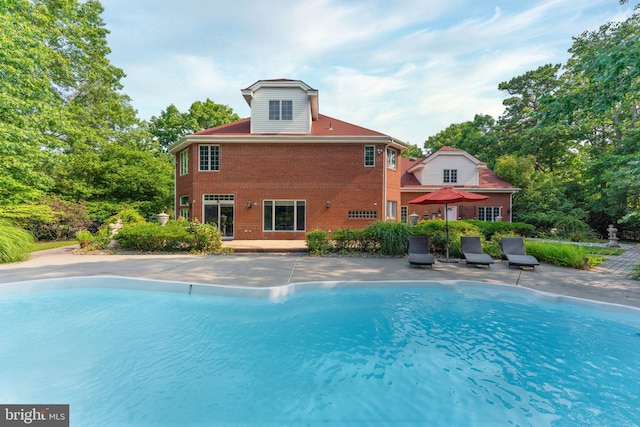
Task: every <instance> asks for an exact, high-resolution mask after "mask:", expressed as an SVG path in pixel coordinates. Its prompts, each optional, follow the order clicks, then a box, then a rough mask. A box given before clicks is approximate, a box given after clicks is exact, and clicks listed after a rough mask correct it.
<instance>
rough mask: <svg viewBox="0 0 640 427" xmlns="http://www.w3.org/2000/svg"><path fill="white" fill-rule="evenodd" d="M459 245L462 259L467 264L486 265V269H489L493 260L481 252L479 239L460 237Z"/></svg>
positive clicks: (475, 237)
mask: <svg viewBox="0 0 640 427" xmlns="http://www.w3.org/2000/svg"><path fill="white" fill-rule="evenodd" d="M460 243H461V245H462V258H463V259H464V260H465V261H466V262H467V264H475V265H486V266H487V267H491V264H493V258H491V257H490V256H489V255H487V254H485V253H484V252H482V244H481V243H480V237H477V236H463V237H460Z"/></svg>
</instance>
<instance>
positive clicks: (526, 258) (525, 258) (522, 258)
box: [502, 237, 540, 269]
mask: <svg viewBox="0 0 640 427" xmlns="http://www.w3.org/2000/svg"><path fill="white" fill-rule="evenodd" d="M502 254H503V259H506V260H507V261H508V262H509V267H511V266H512V265H515V266H517V267H531V268H533V269H535V266H536V265H540V263H539V262H538V260H537V259H536V258H535V257H533V256H531V255H527V251H526V250H525V248H524V240H522V237H503V238H502Z"/></svg>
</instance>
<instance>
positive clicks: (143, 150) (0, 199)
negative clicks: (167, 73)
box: [0, 0, 238, 220]
mask: <svg viewBox="0 0 640 427" xmlns="http://www.w3.org/2000/svg"><path fill="white" fill-rule="evenodd" d="M102 13H103V7H102V5H101V4H100V2H98V1H96V0H86V1H80V0H65V1H60V0H0V40H1V41H2V49H0V64H1V65H0V164H2V168H3V170H2V172H3V173H1V174H0V211H2V212H5V213H6V212H14V213H15V212H25V215H29V214H28V212H35V211H37V210H39V211H43V212H44V211H49V210H51V209H59V207H60V206H68V203H75V204H80V205H83V206H86V208H87V209H86V211H87V212H88V213H89V215H90V216H91V218H92V219H94V220H102V219H104V218H105V217H108V216H111V215H113V214H114V213H115V212H116V211H117V210H118V209H120V208H122V207H126V206H135V207H136V208H138V209H139V210H141V211H142V212H143V213H144V214H145V215H150V214H152V213H158V212H160V211H165V210H166V211H171V210H172V204H173V163H172V161H171V158H170V156H169V155H168V154H167V152H166V147H167V146H168V145H169V144H170V143H172V142H175V141H176V140H177V139H178V138H179V137H181V136H182V135H184V134H186V133H191V132H194V131H196V130H200V129H203V128H205V127H211V126H216V125H218V124H222V123H226V122H228V121H231V120H236V119H237V118H238V117H237V115H235V114H234V113H233V111H232V110H231V108H229V107H227V106H224V105H219V104H216V103H214V102H213V101H211V100H209V99H207V100H206V101H205V102H199V101H198V102H194V103H193V105H192V106H191V108H190V110H189V112H187V113H180V112H178V111H177V109H175V107H173V106H170V107H169V108H168V109H167V110H166V111H163V112H162V113H161V115H160V117H161V118H160V119H156V120H152V121H151V123H146V122H143V121H140V120H139V119H138V117H137V113H136V111H135V110H134V109H133V108H132V106H131V103H130V99H129V97H128V96H127V95H126V94H124V93H123V92H122V89H123V86H122V83H121V81H122V79H123V78H124V77H125V73H124V71H123V70H122V69H120V68H118V67H116V66H114V65H113V64H111V63H110V61H109V59H108V55H109V53H110V49H109V47H108V44H107V39H106V37H107V35H108V30H107V28H106V27H105V23H104V21H103V20H102V18H101V15H102ZM172 107H173V108H172ZM154 119H155V118H154ZM163 120H164V122H163ZM173 121H175V124H174V123H173ZM62 201H66V202H62ZM25 204H27V205H32V206H33V207H34V208H33V209H18V208H16V206H18V205H25ZM78 211H83V212H84V211H85V210H78ZM18 219H19V218H18Z"/></svg>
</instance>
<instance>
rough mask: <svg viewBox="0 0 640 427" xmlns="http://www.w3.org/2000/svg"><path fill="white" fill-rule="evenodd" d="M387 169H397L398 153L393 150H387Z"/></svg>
mask: <svg viewBox="0 0 640 427" xmlns="http://www.w3.org/2000/svg"><path fill="white" fill-rule="evenodd" d="M387 168H388V169H393V170H397V169H398V152H397V151H396V150H394V149H393V148H387Z"/></svg>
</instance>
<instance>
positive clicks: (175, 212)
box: [173, 155, 178, 219]
mask: <svg viewBox="0 0 640 427" xmlns="http://www.w3.org/2000/svg"><path fill="white" fill-rule="evenodd" d="M173 159H174V162H173V219H178V173H177V169H178V156H176V155H174V156H173Z"/></svg>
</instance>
